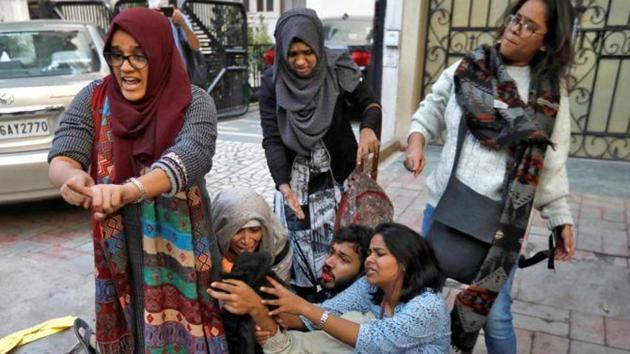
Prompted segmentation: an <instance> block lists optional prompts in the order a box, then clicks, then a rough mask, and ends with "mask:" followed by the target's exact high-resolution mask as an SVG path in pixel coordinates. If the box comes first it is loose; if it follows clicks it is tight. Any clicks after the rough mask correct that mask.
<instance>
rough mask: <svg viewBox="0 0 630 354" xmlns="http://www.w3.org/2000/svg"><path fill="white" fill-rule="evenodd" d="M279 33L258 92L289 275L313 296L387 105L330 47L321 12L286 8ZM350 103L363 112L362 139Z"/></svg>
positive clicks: (347, 60) (373, 148)
mask: <svg viewBox="0 0 630 354" xmlns="http://www.w3.org/2000/svg"><path fill="white" fill-rule="evenodd" d="M275 38H276V55H275V59H274V65H273V67H272V68H270V69H268V70H267V71H266V72H265V73H264V75H263V79H262V86H261V89H260V91H259V103H260V118H261V125H262V130H263V136H264V139H263V148H264V149H265V156H266V158H267V164H268V166H269V170H270V172H271V176H272V177H273V179H274V182H275V184H276V188H277V189H278V191H279V193H276V198H275V208H274V209H275V212H276V214H277V215H278V217H279V218H280V220H282V221H283V222H284V223H285V224H286V226H287V228H288V229H289V240H290V241H291V245H292V247H293V272H292V281H291V282H292V284H293V285H294V286H295V287H296V289H297V290H298V292H299V293H300V294H301V295H303V296H305V297H309V295H311V294H314V293H315V288H316V286H317V284H318V277H319V274H320V273H321V272H320V270H321V268H322V266H323V262H324V259H325V256H326V254H327V252H328V248H329V247H330V240H331V239H332V234H333V229H334V225H335V215H336V209H337V203H338V201H339V199H340V197H341V189H342V188H343V183H344V181H345V180H346V178H347V177H348V176H349V175H350V173H351V172H352V170H353V169H354V168H355V165H356V164H361V161H362V160H363V159H364V158H365V157H366V156H367V155H368V154H369V153H374V152H376V151H377V150H378V146H379V143H378V138H377V134H378V133H379V131H380V126H381V108H380V105H379V104H378V102H377V100H376V99H375V98H374V96H373V94H372V93H371V91H370V89H369V87H368V86H367V84H366V83H365V81H363V79H362V76H361V72H360V70H359V68H358V67H357V66H356V64H355V63H354V62H353V61H352V60H351V59H350V57H349V56H348V55H347V54H345V53H338V52H333V51H331V50H329V49H327V48H325V47H324V35H323V29H322V23H321V21H320V20H319V18H318V17H317V14H316V13H315V11H313V10H310V9H295V10H291V11H287V12H285V13H284V14H283V15H282V16H281V17H280V19H279V20H278V23H277V25H276V30H275ZM346 102H350V103H351V104H352V107H353V108H352V109H357V110H360V112H362V114H361V116H362V118H361V125H360V128H361V130H360V138H359V144H358V145H357V142H356V139H355V137H354V134H353V132H352V128H351V126H350V121H349V119H348V113H349V111H348V110H349V108H348V105H347V103H346Z"/></svg>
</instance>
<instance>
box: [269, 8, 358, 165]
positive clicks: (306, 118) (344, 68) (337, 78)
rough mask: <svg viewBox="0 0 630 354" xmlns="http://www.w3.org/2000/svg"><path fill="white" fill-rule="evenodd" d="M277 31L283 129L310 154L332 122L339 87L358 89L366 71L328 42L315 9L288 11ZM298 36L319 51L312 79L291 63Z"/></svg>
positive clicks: (291, 143)
mask: <svg viewBox="0 0 630 354" xmlns="http://www.w3.org/2000/svg"><path fill="white" fill-rule="evenodd" d="M274 36H275V38H276V55H275V58H274V69H273V80H274V83H275V90H276V105H277V106H276V110H277V115H278V128H279V130H280V135H281V138H282V142H283V143H284V144H285V145H286V146H287V147H289V148H290V149H291V150H293V151H295V152H296V153H298V154H300V155H305V156H308V155H309V154H310V152H311V151H312V149H313V147H314V146H315V144H316V143H317V142H318V141H319V140H320V139H321V138H322V137H323V136H324V135H325V134H326V132H327V131H328V128H329V127H330V124H331V122H332V119H333V113H334V110H335V104H336V103H337V97H338V96H339V92H340V87H341V89H343V90H345V91H348V92H352V91H354V89H355V88H356V87H357V85H358V84H359V82H360V81H361V71H360V70H359V67H358V66H357V65H356V64H355V63H354V62H353V61H352V59H351V58H350V56H349V55H348V54H347V53H340V52H334V51H331V50H330V49H328V48H326V47H324V30H323V27H322V22H321V21H320V20H319V18H318V17H317V14H316V13H315V11H313V10H311V9H293V10H289V11H287V12H285V13H283V14H282V16H280V19H278V22H277V24H276V30H275V33H274ZM295 39H299V40H301V41H302V42H304V43H306V44H307V45H308V46H310V47H311V49H312V50H313V51H314V52H315V55H316V56H317V66H316V68H315V70H314V72H313V74H312V75H311V76H310V77H308V78H301V77H300V76H298V75H297V74H295V73H294V72H293V71H292V70H291V69H290V68H289V64H288V61H287V57H288V53H289V47H290V46H291V43H292V42H293V40H295Z"/></svg>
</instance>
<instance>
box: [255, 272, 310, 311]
mask: <svg viewBox="0 0 630 354" xmlns="http://www.w3.org/2000/svg"><path fill="white" fill-rule="evenodd" d="M267 280H268V281H269V283H271V285H272V287H271V288H270V287H265V286H263V287H261V288H260V291H262V292H264V293H267V294H269V295H273V296H274V297H276V298H277V299H274V300H262V303H263V304H265V305H267V306H278V308H277V309H275V310H273V311H270V312H269V316H277V315H279V314H281V313H290V314H293V315H303V314H304V313H305V311H306V309H307V308H308V306H309V305H311V304H310V303H309V302H308V301H306V300H304V299H303V298H301V297H300V296H298V295H297V294H294V293H292V292H291V291H290V290H288V289H287V288H285V287H284V286H282V284H280V283H278V282H277V281H276V280H274V279H273V278H271V277H269V276H268V277H267Z"/></svg>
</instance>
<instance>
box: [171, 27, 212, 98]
mask: <svg viewBox="0 0 630 354" xmlns="http://www.w3.org/2000/svg"><path fill="white" fill-rule="evenodd" d="M177 31H178V33H179V37H180V41H179V43H180V44H181V46H182V51H183V52H184V62H185V63H184V64H185V65H186V71H187V72H188V78H189V79H190V83H191V84H193V85H195V86H199V87H201V88H202V89H204V90H207V89H208V86H209V85H210V83H209V82H208V66H207V65H206V58H205V57H204V56H203V54H202V53H201V51H199V50H193V49H192V48H191V47H190V44H188V41H187V40H185V38H186V34H185V33H184V32H183V31H182V29H181V28H178V29H177Z"/></svg>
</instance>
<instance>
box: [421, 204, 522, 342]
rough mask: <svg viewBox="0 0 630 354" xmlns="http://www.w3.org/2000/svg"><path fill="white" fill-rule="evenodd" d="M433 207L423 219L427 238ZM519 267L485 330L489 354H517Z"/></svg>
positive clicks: (499, 296)
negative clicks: (515, 321) (514, 291)
mask: <svg viewBox="0 0 630 354" xmlns="http://www.w3.org/2000/svg"><path fill="white" fill-rule="evenodd" d="M434 209H435V208H434V207H433V206H432V205H429V204H427V206H426V208H425V209H424V217H423V218H422V228H421V230H420V234H422V237H427V235H428V234H429V231H430V230H431V224H432V223H433V210H434ZM516 268H518V267H517V266H514V269H512V271H511V272H510V276H509V277H508V280H507V281H506V282H505V285H503V289H501V291H500V292H499V295H498V296H497V299H496V301H495V302H494V305H493V306H492V310H490V315H489V316H488V319H487V321H486V325H485V326H484V328H483V333H484V335H485V339H486V348H487V349H488V354H516V334H515V333H514V325H513V324H512V301H513V300H512V283H513V282H514V275H515V274H516Z"/></svg>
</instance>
